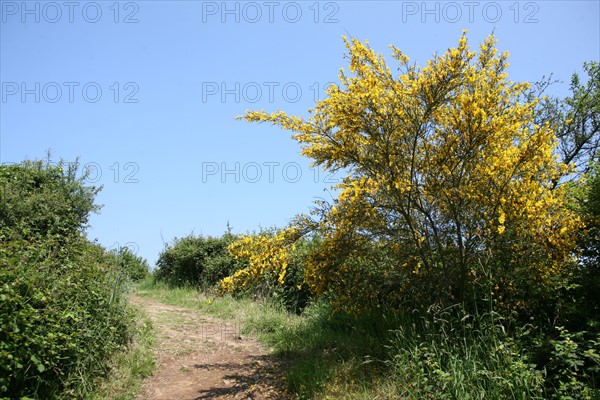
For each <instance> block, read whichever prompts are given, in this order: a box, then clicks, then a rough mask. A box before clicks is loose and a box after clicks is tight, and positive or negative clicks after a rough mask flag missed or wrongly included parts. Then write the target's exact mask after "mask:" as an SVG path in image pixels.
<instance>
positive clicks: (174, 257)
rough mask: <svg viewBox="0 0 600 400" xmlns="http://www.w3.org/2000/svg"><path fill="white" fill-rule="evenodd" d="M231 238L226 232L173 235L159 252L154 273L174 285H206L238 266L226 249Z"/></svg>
mask: <svg viewBox="0 0 600 400" xmlns="http://www.w3.org/2000/svg"><path fill="white" fill-rule="evenodd" d="M234 240H235V236H234V235H231V234H230V233H226V234H225V235H223V236H222V237H211V236H209V237H204V236H194V235H190V236H187V237H184V238H179V239H178V238H175V240H174V241H173V243H172V244H171V245H167V246H166V247H165V249H164V250H163V251H162V252H161V253H160V255H159V257H158V262H157V266H158V269H157V270H156V272H155V276H156V278H157V279H159V280H162V281H165V282H167V283H169V284H172V285H175V286H185V285H191V286H194V287H199V288H209V287H211V286H213V285H214V284H216V283H217V282H218V281H220V280H221V279H223V278H224V277H226V276H229V275H230V274H232V273H233V272H235V271H237V270H238V269H239V268H240V267H241V264H240V262H239V261H236V260H235V259H234V258H233V257H232V256H231V255H230V254H229V253H228V252H227V247H228V246H229V244H231V243H232V242H233V241H234Z"/></svg>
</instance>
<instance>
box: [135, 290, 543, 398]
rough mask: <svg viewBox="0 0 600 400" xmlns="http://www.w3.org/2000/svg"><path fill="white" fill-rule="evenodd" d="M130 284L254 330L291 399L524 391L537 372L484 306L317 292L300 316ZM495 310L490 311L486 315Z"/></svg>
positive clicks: (533, 385)
mask: <svg viewBox="0 0 600 400" xmlns="http://www.w3.org/2000/svg"><path fill="white" fill-rule="evenodd" d="M137 294H138V295H140V296H145V297H149V298H152V299H155V300H158V301H161V302H165V303H167V304H172V305H178V306H182V307H186V308H191V309H195V310H201V311H203V312H206V313H208V314H211V315H214V316H217V317H221V318H227V319H229V320H233V321H235V323H237V324H240V326H242V331H243V332H250V331H253V332H256V333H257V334H258V337H259V338H260V339H261V340H262V341H264V342H265V343H266V344H268V345H269V346H270V347H271V348H272V349H273V350H274V354H275V355H276V356H277V357H281V358H282V359H283V362H284V364H285V365H287V366H288V367H287V368H286V372H285V373H286V381H287V383H288V386H289V389H290V391H291V392H292V393H295V394H296V396H297V398H299V399H365V400H367V399H369V400H370V399H423V398H430V399H446V398H447V399H483V398H486V399H531V398H541V396H542V389H541V388H542V382H543V377H542V375H541V373H540V372H536V371H535V370H534V369H533V368H532V366H531V365H530V364H528V362H527V358H526V354H525V352H524V349H522V348H521V347H519V345H518V342H517V341H515V340H513V339H511V338H509V337H508V336H507V335H506V334H505V333H504V331H503V328H502V324H501V322H502V321H501V320H499V319H497V318H496V317H495V316H494V315H493V314H490V315H482V316H479V317H477V318H475V317H473V316H464V315H461V314H460V312H459V311H458V310H443V311H437V312H429V313H424V314H422V315H421V314H412V315H401V316H392V315H385V314H383V313H379V314H372V315H364V316H362V317H360V318H354V317H350V316H347V315H343V314H332V312H331V308H330V307H329V305H327V304H326V303H325V302H318V303H315V304H311V305H309V306H308V307H307V308H306V310H305V311H304V313H303V314H302V315H300V316H298V315H295V314H290V313H288V312H287V311H285V309H284V308H283V307H282V306H280V305H278V304H276V303H275V302H274V301H268V300H252V299H235V298H232V297H230V296H226V297H222V298H220V297H211V296H210V295H207V294H203V293H199V292H197V291H196V290H194V289H192V288H177V289H174V288H169V287H168V286H167V285H165V284H162V283H154V282H152V281H150V280H147V281H144V282H142V283H141V284H139V285H138V288H137ZM494 318H496V319H494Z"/></svg>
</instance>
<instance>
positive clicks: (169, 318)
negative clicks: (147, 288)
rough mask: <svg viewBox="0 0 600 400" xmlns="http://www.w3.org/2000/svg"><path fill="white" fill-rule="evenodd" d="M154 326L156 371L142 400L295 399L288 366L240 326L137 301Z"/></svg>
mask: <svg viewBox="0 0 600 400" xmlns="http://www.w3.org/2000/svg"><path fill="white" fill-rule="evenodd" d="M131 301H132V302H133V303H134V304H136V305H138V306H140V307H142V308H143V309H144V310H145V311H146V313H147V314H148V315H149V317H150V318H151V319H152V322H153V324H154V331H155V334H156V342H155V349H156V350H155V353H156V360H157V369H156V371H155V373H154V374H153V376H151V377H149V378H148V379H147V380H146V382H144V384H143V386H142V390H141V392H140V394H139V395H138V396H137V399H139V400H179V399H185V400H188V399H190V400H191V399H290V398H291V396H289V395H288V394H286V393H285V392H284V390H283V389H282V387H283V384H282V382H283V380H282V374H281V371H282V368H283V366H282V365H281V364H280V363H279V362H278V361H277V360H276V359H275V358H273V357H272V356H270V355H269V352H268V351H267V349H265V347H264V346H263V345H262V344H261V343H259V342H257V341H256V339H254V338H252V337H247V336H245V335H241V334H240V329H239V327H238V326H236V325H234V324H232V323H228V322H227V321H224V320H219V319H216V318H214V317H210V316H207V315H203V314H201V313H199V312H197V311H193V310H188V309H185V308H181V307H175V306H170V305H166V304H162V303H158V302H156V301H153V300H149V299H145V298H141V297H136V296H134V297H132V298H131Z"/></svg>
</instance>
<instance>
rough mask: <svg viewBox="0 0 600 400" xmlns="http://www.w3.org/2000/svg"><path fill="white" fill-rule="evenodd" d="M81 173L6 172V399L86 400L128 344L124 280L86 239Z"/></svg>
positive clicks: (1, 291) (0, 222) (89, 191)
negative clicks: (114, 356) (111, 360)
mask: <svg viewBox="0 0 600 400" xmlns="http://www.w3.org/2000/svg"><path fill="white" fill-rule="evenodd" d="M76 173H77V167H76V166H69V167H66V166H65V165H64V164H62V163H61V164H58V165H50V163H45V162H41V161H37V162H24V163H22V164H18V165H10V166H6V165H3V166H0V189H1V195H2V198H1V201H0V397H4V396H6V397H9V398H20V397H24V396H27V397H30V398H36V399H42V398H43V399H47V398H83V397H85V394H86V393H89V392H90V391H91V390H92V389H93V386H94V382H95V381H96V379H95V378H96V377H97V376H98V375H101V374H103V373H104V372H106V371H107V370H108V363H107V361H108V357H109V356H110V355H111V354H112V353H113V352H114V351H115V350H117V349H120V348H122V347H123V346H125V345H126V344H127V343H128V340H129V337H130V328H129V324H130V315H129V311H128V308H127V306H126V303H125V302H124V301H123V299H122V296H121V294H122V289H123V288H122V283H123V274H122V273H121V272H120V271H119V270H118V269H116V268H115V267H114V265H113V264H112V263H111V259H110V256H108V255H107V254H106V251H105V249H104V248H102V247H101V246H99V245H97V244H94V243H91V242H89V241H88V240H87V239H86V238H85V237H84V235H83V233H84V230H85V227H86V224H87V222H88V217H89V214H90V212H93V211H97V210H98V208H99V207H98V206H96V205H95V204H94V197H95V195H96V193H97V192H98V190H99V189H98V188H95V187H89V186H85V185H84V179H85V177H80V178H77V177H76Z"/></svg>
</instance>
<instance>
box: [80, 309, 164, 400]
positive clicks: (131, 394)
mask: <svg viewBox="0 0 600 400" xmlns="http://www.w3.org/2000/svg"><path fill="white" fill-rule="evenodd" d="M131 318H132V324H135V328H134V329H132V330H133V331H134V332H135V333H134V336H133V338H132V341H131V343H130V345H129V346H128V347H127V350H126V351H123V352H120V353H117V354H116V355H115V356H114V357H113V358H112V359H111V362H110V373H109V375H108V376H107V377H106V378H105V379H103V380H102V381H101V382H100V384H99V385H98V387H97V389H96V390H95V391H94V392H93V393H92V394H90V395H89V397H87V398H88V399H89V400H102V399H111V400H130V399H134V398H135V396H136V394H137V393H138V392H139V390H140V387H141V384H142V382H143V380H144V378H146V377H148V376H150V375H151V374H152V372H153V371H154V369H155V360H154V355H153V351H152V350H153V344H154V335H153V329H152V322H151V321H150V320H149V319H148V317H147V316H146V315H145V314H144V313H143V312H142V311H141V310H135V311H134V312H132V315H131Z"/></svg>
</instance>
